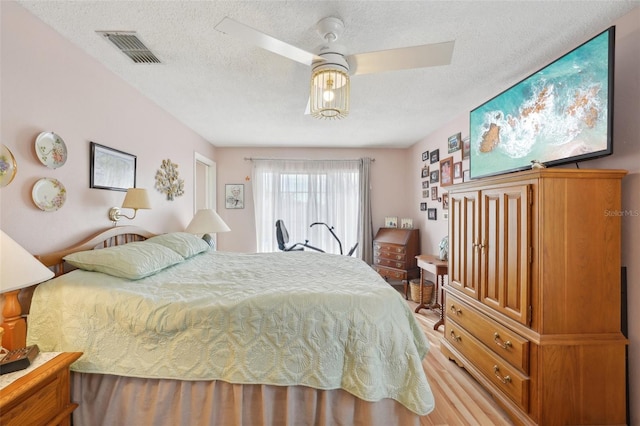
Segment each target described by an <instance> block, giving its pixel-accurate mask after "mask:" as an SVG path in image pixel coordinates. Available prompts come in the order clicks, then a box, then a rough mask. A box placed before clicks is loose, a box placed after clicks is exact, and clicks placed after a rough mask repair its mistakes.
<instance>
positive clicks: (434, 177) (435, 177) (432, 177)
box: [429, 170, 440, 183]
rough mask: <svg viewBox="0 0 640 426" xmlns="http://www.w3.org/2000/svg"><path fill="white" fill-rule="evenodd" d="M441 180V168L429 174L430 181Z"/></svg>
mask: <svg viewBox="0 0 640 426" xmlns="http://www.w3.org/2000/svg"><path fill="white" fill-rule="evenodd" d="M439 180H440V170H434V171H432V172H431V174H430V175H429V181H430V182H431V183H438V181H439Z"/></svg>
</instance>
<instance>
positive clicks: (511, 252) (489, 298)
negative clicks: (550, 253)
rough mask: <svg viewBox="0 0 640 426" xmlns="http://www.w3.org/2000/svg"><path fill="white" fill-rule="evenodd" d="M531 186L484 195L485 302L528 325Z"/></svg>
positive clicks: (487, 192)
mask: <svg viewBox="0 0 640 426" xmlns="http://www.w3.org/2000/svg"><path fill="white" fill-rule="evenodd" d="M529 192H530V191H529V186H528V185H518V186H514V187H507V188H496V189H492V190H486V191H483V192H482V216H483V217H482V224H483V227H482V230H481V232H482V234H483V235H484V238H483V245H482V247H481V253H482V255H481V300H482V301H483V302H484V303H485V304H487V305H489V306H491V307H492V308H493V309H495V310H497V311H499V312H502V313H504V314H505V315H507V316H509V317H510V318H513V319H515V320H516V321H518V322H520V323H522V324H527V322H528V306H529V298H530V289H529V256H528V252H529V245H530V237H529V235H530V230H529V216H530V212H529V202H528V196H529Z"/></svg>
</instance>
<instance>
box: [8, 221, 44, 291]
mask: <svg viewBox="0 0 640 426" xmlns="http://www.w3.org/2000/svg"><path fill="white" fill-rule="evenodd" d="M53 275H54V274H53V272H52V271H51V270H49V269H48V268H47V267H46V266H44V265H43V264H42V263H40V261H39V260H38V259H36V258H35V257H33V255H32V254H31V253H29V252H28V251H26V250H25V249H24V248H22V247H21V246H20V244H18V243H16V242H15V241H14V240H13V239H11V237H9V236H8V235H7V234H5V233H4V231H2V230H0V292H1V293H4V292H7V291H13V290H19V289H21V288H24V287H29V286H30V285H33V284H38V283H41V282H43V281H46V280H48V279H49V278H51V277H53Z"/></svg>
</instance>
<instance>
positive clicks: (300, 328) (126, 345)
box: [27, 251, 434, 415]
mask: <svg viewBox="0 0 640 426" xmlns="http://www.w3.org/2000/svg"><path fill="white" fill-rule="evenodd" d="M27 340H28V344H34V343H37V344H38V345H39V346H40V350H41V351H82V352H84V355H83V356H82V357H81V358H80V359H79V360H78V361H77V362H76V363H75V364H74V365H73V366H72V369H73V370H74V371H78V372H85V373H101V374H114V375H120V376H132V377H147V378H167V379H179V380H224V381H227V382H231V383H262V384H272V385H285V386H286V385H305V386H310V387H313V388H317V389H337V388H342V389H344V390H346V391H348V392H350V393H352V394H354V395H355V396H357V397H359V398H361V399H364V400H367V401H378V400H380V399H383V398H392V399H395V400H397V401H398V402H400V403H402V404H403V405H405V406H406V407H407V408H409V409H410V410H412V411H414V412H415V413H417V414H421V415H423V414H427V413H429V412H430V411H431V410H432V409H433V407H434V401H433V395H432V393H431V390H430V388H429V384H428V383H427V379H426V376H425V374H424V371H423V367H422V364H421V361H422V359H423V357H424V356H425V355H426V353H427V351H428V348H429V346H428V341H427V339H426V337H425V336H424V333H423V332H422V331H421V330H420V327H419V326H418V324H417V323H416V320H415V318H414V317H413V315H412V313H411V311H410V309H409V308H408V306H407V304H406V302H405V301H404V300H403V298H402V297H401V296H400V294H399V293H398V292H397V291H395V290H394V289H392V288H391V287H390V286H389V285H388V284H387V283H386V282H385V281H384V280H383V279H382V278H381V277H380V276H379V275H378V274H376V273H375V272H374V271H373V270H372V269H371V268H370V267H369V266H368V265H366V264H365V263H364V262H362V261H360V260H358V259H355V258H352V257H347V256H338V255H330V254H324V253H314V252H302V251H301V252H287V253H283V252H279V253H263V254H238V253H226V252H214V251H211V252H205V253H203V254H200V255H196V256H194V257H192V258H190V259H188V260H185V261H184V262H182V263H180V264H178V265H175V266H172V267H170V268H167V269H165V270H163V271H161V272H159V273H157V274H155V275H152V276H150V277H147V278H143V279H141V280H137V281H130V280H126V279H122V278H116V277H112V276H109V275H105V274H102V273H98V272H86V271H80V270H76V271H73V272H70V273H68V274H66V275H64V276H61V277H58V278H56V279H53V280H51V281H49V282H46V283H44V284H42V285H40V286H39V287H38V288H37V290H36V292H35V294H34V297H33V301H32V306H31V314H30V317H29V331H28V339H27Z"/></svg>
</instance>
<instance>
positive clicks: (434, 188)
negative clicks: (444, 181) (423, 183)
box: [431, 186, 438, 200]
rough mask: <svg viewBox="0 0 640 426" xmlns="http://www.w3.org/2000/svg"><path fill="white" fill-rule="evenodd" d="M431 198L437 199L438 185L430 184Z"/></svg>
mask: <svg viewBox="0 0 640 426" xmlns="http://www.w3.org/2000/svg"><path fill="white" fill-rule="evenodd" d="M431 199H432V200H437V199H438V187H437V186H432V187H431Z"/></svg>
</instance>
